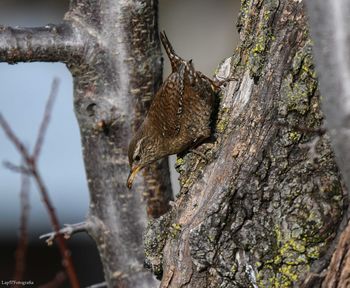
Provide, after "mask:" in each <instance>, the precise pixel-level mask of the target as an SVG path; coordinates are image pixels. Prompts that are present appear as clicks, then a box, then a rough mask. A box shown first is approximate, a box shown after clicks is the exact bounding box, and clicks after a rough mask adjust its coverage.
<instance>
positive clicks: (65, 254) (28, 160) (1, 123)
mask: <svg viewBox="0 0 350 288" xmlns="http://www.w3.org/2000/svg"><path fill="white" fill-rule="evenodd" d="M54 83H55V81H54ZM54 83H53V85H52V87H53V89H52V90H55V89H57V86H55V85H56V84H54ZM55 87H56V88H55ZM54 88H55V89H54ZM55 93H56V92H52V93H51V94H55ZM51 97H53V96H51V95H50V98H51ZM48 102H50V101H48ZM51 108H52V107H51V104H50V105H46V110H45V115H47V114H50V113H51V111H52V109H51ZM45 118H46V119H49V118H50V116H46V117H44V119H45ZM44 122H45V120H44ZM47 124H48V120H46V124H43V125H41V127H40V130H39V133H38V139H37V140H36V143H39V144H37V146H38V147H39V148H37V151H38V152H40V147H41V145H42V143H43V139H44V138H45V132H46V130H47ZM0 127H2V129H3V130H4V132H5V134H6V135H7V137H8V138H9V139H10V141H11V142H12V143H13V144H14V146H15V147H16V148H17V150H18V152H19V153H20V154H21V156H22V158H23V159H24V162H25V166H26V167H27V168H28V169H29V171H30V173H31V176H32V177H33V178H34V179H35V182H36V184H37V185H38V188H39V192H40V194H41V198H42V201H43V202H44V204H45V206H46V209H47V211H48V214H49V216H50V220H51V225H52V227H53V229H54V231H55V232H56V233H57V243H58V247H59V250H60V252H61V255H62V258H63V261H62V263H63V266H64V268H65V269H66V272H67V275H68V278H69V281H70V284H71V287H72V288H79V282H78V278H77V274H76V272H75V268H74V265H73V261H72V257H71V253H70V251H69V249H68V248H67V245H66V242H65V239H64V237H63V235H62V234H60V233H59V230H60V224H59V221H58V218H57V216H56V212H55V209H54V207H53V205H52V203H51V200H50V197H49V193H48V190H47V188H46V186H45V184H44V181H43V179H42V177H41V175H40V173H39V170H38V167H37V161H36V160H37V157H34V154H33V156H32V155H31V154H30V153H29V151H28V150H27V149H26V147H25V146H24V145H23V143H22V142H21V141H20V140H19V138H18V137H17V136H16V135H15V133H14V132H13V130H12V129H11V127H10V125H9V124H8V123H7V121H6V120H5V118H4V117H3V116H2V115H1V113H0ZM39 138H42V140H39ZM34 152H35V151H34Z"/></svg>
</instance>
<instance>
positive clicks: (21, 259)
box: [13, 173, 30, 288]
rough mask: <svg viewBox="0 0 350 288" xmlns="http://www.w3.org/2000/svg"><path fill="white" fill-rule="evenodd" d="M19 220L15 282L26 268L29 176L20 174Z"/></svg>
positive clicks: (20, 278)
mask: <svg viewBox="0 0 350 288" xmlns="http://www.w3.org/2000/svg"><path fill="white" fill-rule="evenodd" d="M21 176H22V181H21V192H20V201H21V218H20V228H19V232H20V236H19V241H18V246H17V250H16V267H15V273H14V277H13V279H14V280H15V281H21V280H22V279H23V275H24V272H25V267H26V256H27V245H28V227H27V226H28V219H29V210H30V204H29V187H30V182H29V176H28V175H27V174H25V173H22V174H21ZM14 287H15V288H17V287H20V285H14Z"/></svg>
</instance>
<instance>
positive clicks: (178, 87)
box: [148, 64, 185, 137]
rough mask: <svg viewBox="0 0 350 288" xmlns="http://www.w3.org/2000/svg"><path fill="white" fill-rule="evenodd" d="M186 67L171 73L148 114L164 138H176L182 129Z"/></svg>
mask: <svg viewBox="0 0 350 288" xmlns="http://www.w3.org/2000/svg"><path fill="white" fill-rule="evenodd" d="M184 73H185V65H184V64H181V66H180V69H179V71H178V72H174V73H171V74H170V75H169V77H168V78H167V79H166V80H165V81H164V83H163V84H162V86H161V87H160V89H159V90H158V92H157V94H156V95H155V97H154V99H153V102H152V105H151V107H150V110H149V113H148V118H149V119H148V120H149V121H152V122H153V123H152V125H154V127H157V129H158V131H160V134H161V135H162V136H163V137H175V136H176V135H177V134H178V133H179V132H180V128H181V116H182V114H183V99H184Z"/></svg>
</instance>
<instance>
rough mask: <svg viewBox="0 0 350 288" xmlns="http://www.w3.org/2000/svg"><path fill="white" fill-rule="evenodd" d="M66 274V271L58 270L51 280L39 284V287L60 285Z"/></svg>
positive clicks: (52, 287) (54, 287)
mask: <svg viewBox="0 0 350 288" xmlns="http://www.w3.org/2000/svg"><path fill="white" fill-rule="evenodd" d="M66 279H67V276H66V273H64V272H63V271H60V272H58V273H57V274H56V276H55V278H54V279H53V280H51V281H50V282H49V283H46V284H44V285H41V286H39V288H56V287H60V286H61V285H62V284H63V283H64V281H66Z"/></svg>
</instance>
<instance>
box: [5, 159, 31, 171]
mask: <svg viewBox="0 0 350 288" xmlns="http://www.w3.org/2000/svg"><path fill="white" fill-rule="evenodd" d="M3 164H4V167H5V168H7V169H9V170H11V171H12V172H16V173H22V174H31V171H30V170H29V169H28V168H27V167H25V166H23V165H16V164H13V163H11V162H8V161H4V163H3Z"/></svg>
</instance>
